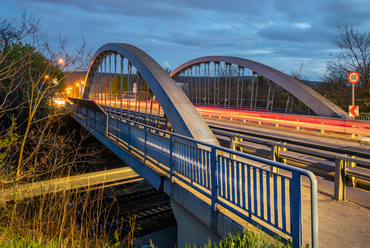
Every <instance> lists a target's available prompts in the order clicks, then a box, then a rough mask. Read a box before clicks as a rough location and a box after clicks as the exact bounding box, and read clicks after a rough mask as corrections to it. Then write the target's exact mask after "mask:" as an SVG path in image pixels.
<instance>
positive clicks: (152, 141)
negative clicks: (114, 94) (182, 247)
mask: <svg viewBox="0 0 370 248" xmlns="http://www.w3.org/2000/svg"><path fill="white" fill-rule="evenodd" d="M91 116H93V115H91ZM91 116H89V117H90V118H91ZM76 118H80V117H78V116H76ZM81 121H85V118H81ZM90 123H92V125H96V122H90ZM94 123H95V124H94ZM86 124H87V125H89V122H88V121H86ZM127 126H128V127H127ZM92 128H94V127H93V126H92ZM92 130H94V129H92ZM153 131H154V132H153ZM158 133H161V134H162V135H159V134H158ZM109 135H110V136H112V137H113V138H115V139H121V143H127V145H128V147H131V148H135V149H139V150H141V151H143V152H144V155H143V157H144V158H149V157H150V158H151V159H153V160H156V161H158V164H162V165H164V166H166V167H167V168H168V169H167V170H166V171H169V172H170V175H169V177H170V179H171V180H172V178H174V177H176V178H177V179H179V180H181V181H182V182H185V183H187V184H188V185H189V186H190V187H192V188H194V189H196V190H198V191H200V192H202V193H205V194H206V195H209V196H210V197H211V200H212V201H211V209H212V213H213V214H212V225H211V226H212V229H213V230H214V231H215V230H216V224H215V223H216V216H217V215H216V214H215V212H216V205H221V206H223V207H225V208H227V209H229V210H230V211H232V212H233V213H234V214H237V215H239V216H240V217H242V218H244V219H247V220H248V221H250V222H251V223H254V224H257V223H256V222H255V221H254V220H252V219H251V218H250V216H249V217H248V216H246V215H245V214H244V213H243V212H241V211H240V210H238V209H239V208H241V209H243V210H244V211H247V212H248V213H249V215H253V216H255V217H257V218H259V219H260V220H262V221H263V222H264V223H266V224H267V225H269V226H271V227H272V228H274V229H277V230H280V231H281V232H283V233H285V234H288V235H289V236H291V237H292V239H293V246H294V247H300V246H301V245H302V192H301V190H302V179H301V176H302V175H303V176H306V177H308V179H309V180H310V182H311V233H312V246H313V247H318V213H317V180H316V177H315V175H314V174H313V173H312V172H310V171H308V170H304V169H301V168H297V167H294V166H290V165H286V164H282V163H279V162H275V161H272V160H268V159H265V158H261V157H257V156H253V155H249V154H245V153H242V152H238V151H234V150H232V149H229V148H225V147H221V146H218V145H214V144H209V143H207V142H204V141H199V140H195V139H192V138H189V137H186V136H183V135H179V134H174V133H171V132H167V131H165V130H162V129H157V128H154V127H152V126H149V125H146V124H143V123H140V122H137V121H133V120H129V119H125V118H122V117H118V116H110V121H109ZM192 144H197V146H198V147H197V146H194V145H192ZM219 152H225V153H230V154H233V155H235V156H238V157H240V158H243V159H250V160H253V161H256V162H260V163H264V164H267V165H270V166H273V167H277V168H281V169H283V170H287V171H291V172H292V177H287V176H284V175H281V174H278V173H275V172H270V171H268V170H266V169H263V168H259V167H256V166H253V165H250V164H248V163H246V162H242V161H240V160H234V159H230V158H228V157H226V156H223V155H222V154H220V153H219ZM181 156H187V157H186V159H182V158H181ZM184 177H186V178H187V179H188V180H189V179H190V182H189V181H188V180H185V179H184ZM257 178H258V180H257ZM240 180H242V181H240ZM271 180H272V181H271ZM278 181H279V182H280V183H281V186H278ZM193 182H195V183H196V184H194V183H193ZM261 182H262V183H261ZM286 182H288V184H289V187H290V190H289V192H290V193H289V192H288V191H287V189H286V187H285V186H286V185H288V184H286ZM171 183H172V181H171ZM251 183H252V185H253V187H251V185H249V184H251ZM270 183H271V187H272V188H273V191H274V192H270V190H271V189H270V186H268V185H270ZM247 184H248V187H246V186H247ZM197 185H199V186H197ZM258 185H259V186H258ZM264 185H266V189H264ZM202 187H203V189H202ZM252 188H253V191H254V192H253V191H252ZM246 189H247V192H246V191H245V190H246ZM206 191H210V193H207V192H206ZM286 191H287V193H286ZM235 192H238V193H237V194H235ZM242 192H244V193H245V194H241V193H242ZM257 192H259V194H258V193H257ZM278 192H280V193H281V203H278ZM240 194H241V195H240ZM287 194H289V198H288V200H289V202H290V204H291V207H290V208H289V209H288V210H289V211H291V212H290V223H291V228H289V229H290V232H289V231H288V229H287V225H286V224H287V223H286V218H287V216H286V211H287V208H285V204H286V198H285V196H288V195H287ZM252 195H253V197H252ZM261 195H262V198H261ZM264 196H266V197H267V201H270V202H271V206H270V202H267V203H265V202H264ZM270 196H272V197H273V198H274V200H271V199H270ZM240 197H241V198H240ZM258 197H259V198H258ZM221 199H222V200H221ZM225 200H226V201H227V202H228V204H225V203H224V201H225ZM252 200H253V203H254V205H253V206H254V207H252ZM247 201H248V206H247V205H246V202H247ZM229 204H231V205H229ZM280 204H283V205H281V206H280ZM233 206H235V207H233ZM279 206H280V207H279ZM265 207H268V210H267V213H266V214H267V216H266V214H265V212H264V209H265ZM280 208H281V210H280ZM258 209H259V210H260V211H258ZM272 211H275V215H274V216H275V220H272V219H271V216H272V215H271V213H274V212H272ZM277 211H282V216H281V217H279V215H278V214H277V213H278V212H277ZM279 218H280V221H282V224H281V225H282V226H280V224H279ZM261 228H262V230H265V231H267V232H269V233H274V231H272V229H269V228H267V227H263V226H261ZM282 239H284V238H283V237H282Z"/></svg>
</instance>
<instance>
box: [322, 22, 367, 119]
mask: <svg viewBox="0 0 370 248" xmlns="http://www.w3.org/2000/svg"><path fill="white" fill-rule="evenodd" d="M333 40H334V43H335V44H336V45H337V48H338V52H337V53H333V54H331V55H330V58H329V60H328V67H327V75H326V77H325V79H324V81H325V83H324V84H322V85H320V86H319V87H318V88H317V90H318V91H319V92H320V93H321V94H323V95H326V97H327V98H328V99H330V100H331V101H333V102H334V103H336V104H337V105H338V106H340V107H341V108H343V109H344V110H347V109H348V105H351V104H352V103H351V94H352V93H351V85H350V83H349V82H348V79H347V75H348V73H349V72H350V71H357V72H358V73H359V74H360V81H359V83H357V84H356V87H355V88H356V92H355V94H356V105H358V104H359V105H360V107H361V112H370V32H362V31H360V30H359V29H358V28H355V27H353V26H350V25H347V24H344V25H342V26H338V33H337V35H336V36H334V37H333Z"/></svg>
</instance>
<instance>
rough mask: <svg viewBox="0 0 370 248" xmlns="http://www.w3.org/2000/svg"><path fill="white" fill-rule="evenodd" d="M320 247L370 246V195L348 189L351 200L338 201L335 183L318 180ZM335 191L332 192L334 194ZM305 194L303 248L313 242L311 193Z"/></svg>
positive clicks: (306, 189)
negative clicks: (335, 193) (335, 196)
mask: <svg viewBox="0 0 370 248" xmlns="http://www.w3.org/2000/svg"><path fill="white" fill-rule="evenodd" d="M318 189H319V192H320V193H319V194H318V208H319V209H318V211H319V246H320V247H325V248H329V247H354V248H355V247H356V248H357V247H370V192H366V191H362V190H358V189H353V188H349V187H347V199H348V200H347V201H345V202H338V201H336V200H334V199H333V198H332V197H333V191H334V183H333V182H330V181H327V180H324V179H320V178H319V179H318ZM330 190H331V192H330ZM302 194H303V200H302V203H303V245H304V244H306V243H310V240H311V235H310V234H311V227H310V225H309V223H310V202H309V197H310V192H309V189H308V188H304V189H303V191H302Z"/></svg>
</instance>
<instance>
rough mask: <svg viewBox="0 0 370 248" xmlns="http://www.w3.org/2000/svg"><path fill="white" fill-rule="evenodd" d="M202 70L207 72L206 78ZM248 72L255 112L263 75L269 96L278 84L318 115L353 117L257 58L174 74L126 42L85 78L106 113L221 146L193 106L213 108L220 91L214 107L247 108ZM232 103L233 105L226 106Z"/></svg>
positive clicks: (207, 62)
mask: <svg viewBox="0 0 370 248" xmlns="http://www.w3.org/2000/svg"><path fill="white" fill-rule="evenodd" d="M212 64H213V65H214V71H213V72H214V75H213V76H210V68H211V65H212ZM222 65H224V67H225V69H224V71H223V73H226V75H223V77H224V84H225V86H224V92H223V94H224V95H223V96H222V97H223V98H225V99H224V104H220V99H218V100H219V102H218V103H217V104H216V102H217V100H216V94H218V98H220V89H221V88H222V87H220V77H221V76H222V75H221V76H220V68H221V67H222ZM201 67H202V68H203V69H204V73H203V74H202V73H201ZM194 68H195V72H194ZM232 68H235V71H236V73H234V75H232V73H231V69H232ZM221 69H222V68H221ZM244 70H251V71H252V73H253V79H252V86H251V87H249V88H252V89H251V90H250V92H251V93H250V94H251V95H250V96H249V98H250V99H249V102H248V104H247V105H248V107H249V106H250V108H251V109H253V108H252V104H253V103H254V104H256V102H257V90H258V77H257V81H256V82H254V75H255V74H257V75H262V76H264V77H265V78H267V79H269V98H270V83H271V82H275V84H277V85H279V86H280V87H282V88H284V89H285V90H286V91H287V92H288V93H289V94H291V95H294V96H295V97H297V98H298V99H299V100H300V101H302V102H303V103H304V104H306V105H307V106H308V107H309V108H310V109H312V110H313V111H314V112H315V113H316V114H317V115H318V116H323V117H335V118H343V119H347V118H348V115H347V113H346V112H344V111H343V110H342V109H340V108H339V107H338V106H336V105H335V104H334V103H332V102H330V101H329V100H328V99H326V98H325V97H323V96H321V95H320V94H318V93H317V92H315V91H314V90H313V89H311V88H309V87H308V86H306V85H304V84H303V83H301V82H299V81H298V80H296V79H294V78H292V77H290V76H288V75H286V74H284V73H282V72H279V71H277V70H275V69H273V68H271V67H268V66H266V65H263V64H260V63H257V62H254V61H251V60H246V59H242V58H236V57H224V56H209V57H202V58H197V59H194V60H191V61H189V62H186V63H184V64H183V65H181V66H179V67H178V68H176V69H175V70H174V71H173V72H172V73H171V74H170V75H168V73H167V72H166V71H165V70H164V69H163V68H162V67H161V66H160V65H159V64H158V63H157V62H156V61H155V60H154V59H153V58H151V57H150V56H149V55H148V54H146V53H145V52H144V51H142V50H140V49H139V48H137V47H135V46H132V45H129V44H122V43H108V44H105V45H103V46H102V47H101V48H100V49H99V50H98V51H97V52H96V53H95V55H94V57H93V59H92V61H91V63H90V66H89V69H88V73H87V76H86V79H85V82H86V85H85V89H84V95H83V98H84V99H92V100H94V101H96V102H97V103H98V104H100V106H102V107H103V108H104V109H105V110H108V111H110V113H113V114H115V115H117V116H121V117H122V116H125V117H128V118H129V119H133V120H136V121H139V122H142V123H146V124H149V125H152V126H155V127H160V128H162V129H165V130H172V131H174V132H176V133H178V134H182V135H185V136H188V137H192V138H195V139H198V140H202V141H206V142H210V143H213V144H217V140H216V139H215V137H214V135H213V134H212V132H211V131H210V130H209V128H208V126H207V125H206V123H205V121H204V120H203V119H202V117H201V116H200V115H199V113H198V112H197V110H196V109H195V108H194V105H193V104H195V105H197V104H200V103H201V102H202V100H203V101H204V102H203V103H206V104H208V105H212V103H211V100H210V98H211V97H210V96H211V95H212V91H214V94H213V98H214V100H213V105H214V106H219V107H220V106H222V105H223V106H224V107H230V106H231V102H232V101H234V103H233V105H234V107H245V105H243V101H245V99H246V97H245V96H244V99H243V94H239V90H241V92H243V85H244V84H245V81H246V80H245V78H244ZM192 73H194V75H193V74H192ZM221 73H222V72H221ZM235 75H237V76H235ZM171 77H172V78H171ZM173 78H174V79H175V80H176V81H177V83H176V82H175V80H174V79H173ZM236 78H237V80H238V83H237V84H232V82H231V81H232V80H236ZM217 79H218V82H217ZM239 80H241V82H239ZM243 80H244V81H243ZM212 82H213V85H212ZM243 82H244V83H243ZM216 83H218V92H216V89H217V84H216ZM239 83H240V84H241V87H240V85H239ZM221 84H222V83H221ZM179 85H180V86H181V87H180V86H179ZM184 85H185V87H184ZM207 87H208V88H207ZM227 87H228V88H227ZM233 87H235V88H236V89H237V92H238V93H237V94H236V97H234V98H232V97H230V92H231V90H232V91H235V89H233ZM210 88H211V89H210ZM244 91H245V89H244ZM210 92H211V93H210ZM207 93H208V95H207ZM228 94H229V95H228ZM253 94H255V95H253ZM221 95H222V93H221ZM222 97H221V98H222ZM288 97H289V95H288ZM227 101H228V104H226V103H227ZM266 102H267V104H266V110H268V109H269V106H271V109H272V104H271V103H272V100H271V99H270V100H267V101H266ZM269 104H270V105H269ZM254 106H255V105H254Z"/></svg>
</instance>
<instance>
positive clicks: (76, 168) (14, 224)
mask: <svg viewBox="0 0 370 248" xmlns="http://www.w3.org/2000/svg"><path fill="white" fill-rule="evenodd" d="M22 14H23V15H22V19H21V20H20V22H18V23H10V22H8V21H6V20H4V21H0V35H1V36H0V44H1V50H0V190H1V192H9V191H11V192H13V193H12V197H13V199H12V200H11V201H8V202H4V201H2V202H1V205H0V247H113V246H120V245H122V244H123V243H121V242H120V241H119V240H120V239H121V238H120V235H119V230H118V232H117V233H116V235H115V237H116V239H115V242H113V243H112V240H111V238H110V237H109V236H108V233H109V231H110V230H109V228H108V226H107V225H106V224H102V223H106V222H104V220H106V218H107V216H108V213H109V209H110V204H107V203H105V202H104V198H103V195H102V192H101V191H100V192H99V191H98V192H97V191H93V190H91V189H89V188H87V189H85V190H84V192H78V191H76V190H70V191H66V190H64V191H61V192H55V193H50V194H46V193H44V194H41V195H39V196H37V197H32V198H31V197H29V198H19V197H18V193H17V192H19V188H21V187H22V188H23V189H24V188H27V186H28V185H32V184H34V183H36V182H38V181H41V180H43V181H44V180H48V179H55V178H60V177H64V176H68V175H71V174H76V173H80V172H82V171H83V170H85V169H86V168H89V167H91V165H92V164H93V163H94V159H93V158H94V157H96V156H97V154H98V152H99V151H95V150H91V149H87V148H85V147H84V146H83V141H84V140H85V139H86V137H87V136H86V135H85V134H83V133H81V134H76V133H63V132H61V128H62V127H63V118H60V117H62V116H64V115H65V114H66V111H65V109H60V108H56V107H54V106H53V104H52V100H53V98H54V97H55V96H56V95H58V94H59V93H60V92H61V91H62V90H63V87H64V83H63V80H64V77H65V71H66V68H69V71H71V70H70V69H71V68H72V67H73V69H76V70H77V69H79V68H81V67H83V66H85V65H86V62H88V61H89V54H86V51H85V42H84V41H83V44H82V46H81V48H80V49H79V50H78V51H76V52H69V51H68V50H67V49H66V40H65V39H62V38H61V37H60V45H59V48H58V49H57V50H53V49H52V48H51V47H50V46H49V44H48V43H47V42H46V36H45V35H44V34H42V33H41V31H40V21H39V20H36V19H35V18H34V17H33V16H32V15H29V14H27V13H26V12H23V13H22ZM61 59H62V60H61ZM76 137H80V139H78V140H76ZM29 193H30V194H32V192H29ZM125 242H126V245H125V246H128V247H130V246H132V240H128V241H125Z"/></svg>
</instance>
